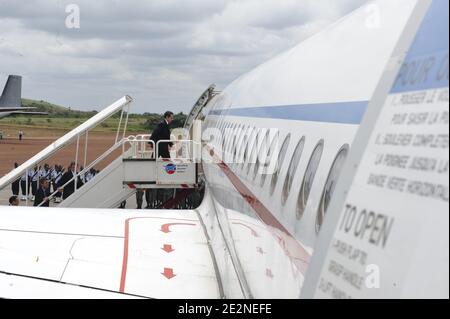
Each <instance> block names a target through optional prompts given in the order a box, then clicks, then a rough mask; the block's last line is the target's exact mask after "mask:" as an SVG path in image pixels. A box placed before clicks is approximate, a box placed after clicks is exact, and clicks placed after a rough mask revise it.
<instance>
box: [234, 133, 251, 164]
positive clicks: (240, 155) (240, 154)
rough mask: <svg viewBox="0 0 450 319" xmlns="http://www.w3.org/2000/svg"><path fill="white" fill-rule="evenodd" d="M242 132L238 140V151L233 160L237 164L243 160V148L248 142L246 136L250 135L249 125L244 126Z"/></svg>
mask: <svg viewBox="0 0 450 319" xmlns="http://www.w3.org/2000/svg"><path fill="white" fill-rule="evenodd" d="M242 132H243V134H242V137H241V139H240V141H239V145H238V150H239V151H238V153H237V156H236V158H235V162H236V163H237V164H238V165H239V164H242V162H243V156H244V151H245V148H246V146H247V144H248V138H249V137H250V132H251V127H249V126H248V127H246V128H244V129H243V130H242Z"/></svg>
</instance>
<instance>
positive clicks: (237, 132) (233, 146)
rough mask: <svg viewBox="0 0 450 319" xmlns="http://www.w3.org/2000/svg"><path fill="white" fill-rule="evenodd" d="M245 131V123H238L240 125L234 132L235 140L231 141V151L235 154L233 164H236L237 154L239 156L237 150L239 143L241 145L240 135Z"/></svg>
mask: <svg viewBox="0 0 450 319" xmlns="http://www.w3.org/2000/svg"><path fill="white" fill-rule="evenodd" d="M243 131H244V126H243V125H238V127H237V128H236V130H235V132H234V134H233V142H232V143H231V149H230V153H231V154H232V155H233V159H232V161H233V165H234V164H236V156H237V150H238V147H239V146H238V145H239V141H240V137H241V136H242V132H243Z"/></svg>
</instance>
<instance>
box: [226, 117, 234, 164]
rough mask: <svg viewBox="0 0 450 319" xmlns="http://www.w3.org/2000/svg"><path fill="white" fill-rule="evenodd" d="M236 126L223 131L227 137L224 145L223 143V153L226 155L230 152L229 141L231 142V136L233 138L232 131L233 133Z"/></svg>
mask: <svg viewBox="0 0 450 319" xmlns="http://www.w3.org/2000/svg"><path fill="white" fill-rule="evenodd" d="M236 125H237V124H232V125H231V126H230V127H229V128H228V130H226V131H225V134H227V135H228V136H227V140H226V143H225V152H226V153H229V150H230V144H231V140H232V138H233V136H234V131H235V129H236ZM225 158H228V157H225Z"/></svg>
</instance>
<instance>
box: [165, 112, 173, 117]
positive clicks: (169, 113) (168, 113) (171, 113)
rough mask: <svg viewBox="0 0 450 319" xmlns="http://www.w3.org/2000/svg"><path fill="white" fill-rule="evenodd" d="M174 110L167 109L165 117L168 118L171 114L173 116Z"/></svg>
mask: <svg viewBox="0 0 450 319" xmlns="http://www.w3.org/2000/svg"><path fill="white" fill-rule="evenodd" d="M172 115H173V112H170V111H167V112H166V113H164V118H165V119H166V118H168V117H169V116H172Z"/></svg>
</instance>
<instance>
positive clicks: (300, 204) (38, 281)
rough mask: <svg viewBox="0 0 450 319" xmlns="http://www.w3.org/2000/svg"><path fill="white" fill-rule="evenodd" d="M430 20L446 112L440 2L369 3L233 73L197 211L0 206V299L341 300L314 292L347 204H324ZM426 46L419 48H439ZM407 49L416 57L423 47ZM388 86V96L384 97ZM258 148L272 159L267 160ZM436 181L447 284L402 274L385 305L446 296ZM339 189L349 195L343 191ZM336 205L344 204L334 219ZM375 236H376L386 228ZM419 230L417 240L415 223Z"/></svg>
mask: <svg viewBox="0 0 450 319" xmlns="http://www.w3.org/2000/svg"><path fill="white" fill-rule="evenodd" d="M373 15H375V18H374V16H373ZM429 15H432V20H433V21H440V22H439V23H437V26H434V27H437V28H439V30H441V28H442V25H444V26H445V25H447V28H445V29H444V28H442V30H441V31H442V32H441V33H440V34H442V38H439V39H440V42H439V43H440V44H442V46H440V47H439V50H441V51H442V52H443V53H442V52H441V53H439V54H442V57H443V60H442V61H444V62H442V63H444V66H442V65H441V66H440V67H441V68H442V69H443V72H445V70H446V72H447V73H446V78H445V74H444V75H443V80H442V81H441V82H439V83H435V82H433V83H434V84H433V85H435V86H437V87H439V88H441V89H444V91H445V88H446V90H447V91H446V92H447V101H446V103H444V111H443V113H442V114H441V115H442V116H445V105H446V110H447V117H448V2H447V1H443V0H434V1H422V0H420V1H413V0H396V1H392V0H379V1H376V2H373V3H371V4H369V5H368V6H364V7H362V8H360V9H358V10H356V11H354V12H353V13H351V14H349V15H348V16H346V17H344V18H342V19H341V20H339V21H338V22H336V23H335V24H333V25H332V26H330V27H329V28H327V29H326V30H324V31H322V32H320V33H318V34H316V35H314V36H312V37H311V38H309V39H307V40H305V41H304V42H302V43H301V44H300V45H298V46H297V47H295V48H293V49H291V50H289V51H288V52H285V53H283V54H280V55H279V56H277V57H275V58H274V59H272V60H270V61H268V62H266V63H264V64H263V65H261V66H259V67H257V68H256V69H255V70H253V71H251V72H249V73H247V74H245V75H243V76H241V77H240V78H238V79H237V80H236V81H234V82H233V83H232V84H231V85H229V86H228V87H227V88H226V89H225V90H224V91H223V92H222V93H221V94H219V95H217V96H216V97H215V98H214V99H213V100H212V101H211V102H210V103H209V104H208V105H207V107H206V110H205V111H204V112H203V113H204V114H205V115H206V118H205V120H204V122H203V136H202V138H203V142H204V148H203V154H202V164H203V165H202V166H203V171H204V174H205V180H206V193H205V197H204V200H203V202H202V204H201V205H200V207H198V208H197V209H195V210H184V211H180V210H164V211H161V210H157V211H156V210H155V211H153V210H147V211H145V212H142V211H136V210H113V209H84V208H83V209H68V208H50V209H48V208H22V207H0V297H5V298H88V297H92V298H122V297H129V298H134V297H136V298H141V297H145V298H298V297H300V296H303V297H306V298H312V297H320V298H323V297H330V296H331V297H333V296H334V297H336V296H337V297H339V295H337V294H331V295H330V294H327V293H325V292H324V290H322V293H323V294H319V293H318V292H317V291H318V290H317V286H318V280H319V279H320V276H319V274H318V273H317V272H320V271H321V270H322V267H323V265H324V258H326V257H327V256H331V253H330V254H328V252H329V251H330V250H331V249H329V241H326V240H325V239H326V238H328V237H330V236H331V235H332V234H334V231H335V228H336V225H337V224H338V223H337V221H336V220H335V218H331V216H334V215H336V216H341V214H340V208H341V206H342V205H343V204H342V205H341V206H339V205H338V204H337V203H334V202H333V201H332V200H334V198H333V197H332V195H333V192H334V191H336V190H338V189H340V187H344V186H343V183H339V182H338V179H339V176H340V172H341V170H342V169H343V167H344V165H345V162H346V161H345V160H346V159H347V157H349V156H350V157H351V156H352V155H351V154H352V149H351V145H352V143H353V141H354V139H355V137H356V138H358V135H357V132H358V129H359V127H360V123H361V122H362V123H363V124H362V127H361V129H363V128H364V127H365V123H373V122H374V121H375V118H370V117H369V116H368V115H367V114H366V110H368V107H369V108H370V109H369V111H370V110H371V109H372V108H374V106H373V105H374V101H378V102H381V104H378V105H384V101H385V100H386V95H387V94H388V92H389V91H390V90H389V89H390V88H391V87H392V82H393V81H394V76H391V82H389V81H387V82H386V83H384V82H383V81H381V80H382V79H386V74H393V75H396V74H397V73H398V71H399V69H400V66H401V64H402V63H403V60H404V58H405V55H407V54H408V53H409V48H410V46H411V44H412V43H413V40H414V35H415V34H416V31H417V30H418V29H420V30H422V31H419V32H418V33H417V34H420V32H429V30H428V29H427V30H425V31H423V28H425V26H427V23H429V21H430V17H429ZM424 16H425V18H424ZM374 19H375V20H374ZM436 19H437V20H436ZM439 19H440V20H439ZM422 20H423V25H422V24H421V22H422ZM442 21H443V24H442V23H441V22H442ZM431 31H432V32H435V31H436V29H432V30H431ZM445 33H447V35H446V36H445ZM433 34H435V33H433ZM416 42H417V41H416ZM419 42H420V41H419ZM430 43H434V42H432V41H431V42H430ZM430 43H427V44H426V45H427V47H428V48H429V49H430V50H429V51H431V52H433V48H434V47H433V45H431V44H430ZM415 45H416V47H418V48H419V49H417V48H416V49H415V50H419V51H420V47H421V45H425V44H422V43H419V44H417V43H415ZM429 51H427V52H426V53H429ZM414 52H416V51H414ZM445 53H446V57H447V58H446V59H447V60H446V61H447V62H446V63H447V64H446V65H445ZM442 63H441V64H442ZM436 65H438V62H436ZM430 68H431V66H430ZM400 74H401V73H400ZM430 77H431V75H430ZM384 87H385V92H384V91H383V90H381V89H380V88H384ZM433 88H434V87H433ZM413 89H417V90H419V89H424V88H421V87H417V88H415V87H414V88H411V91H412V90H413ZM427 89H429V88H427ZM380 92H381V93H380ZM383 92H384V93H383ZM442 94H444V95H445V92H444V93H442ZM444 98H445V96H444ZM380 107H381V106H380ZM441 107H442V106H441ZM369 113H370V112H369ZM365 114H366V116H365ZM363 119H364V120H363ZM389 120H390V119H389ZM268 128H270V131H268V130H267V129H268ZM436 131H438V132H441V133H442V135H445V132H446V133H447V141H448V121H447V122H446V124H445V122H444V124H443V125H442V126H440V127H438V128H436ZM221 136H224V137H225V138H224V139H222V138H221ZM443 139H445V136H444V137H443ZM361 143H362V142H361ZM361 143H360V144H361ZM367 144H368V143H367ZM444 144H445V143H444ZM444 144H443V145H444ZM265 145H266V146H267V148H268V151H267V150H266V151H262V149H264V146H265ZM360 146H361V145H360ZM444 147H445V145H444ZM264 152H265V156H261V153H264ZM258 155H260V156H258ZM439 156H443V158H441V159H443V160H447V165H448V143H447V155H446V157H445V155H439ZM273 158H276V159H277V161H275V162H276V163H277V165H276V166H275V170H274V173H273V174H272V173H270V174H265V173H267V171H264V169H265V168H267V166H265V165H264V159H269V160H268V161H267V162H269V163H272V162H273V161H271V159H273ZM255 160H256V162H255ZM361 167H363V168H362V169H364V168H365V167H366V165H365V164H364V163H362V165H361ZM447 167H448V166H447ZM269 168H270V167H269ZM272 168H273V167H272ZM348 170H349V172H350V171H351V170H355V167H349V168H348ZM344 171H346V170H344ZM445 174H446V175H445ZM349 175H350V174H349ZM443 175H444V176H447V184H445V183H444V182H442V183H443V185H446V187H447V201H446V202H445V200H444V201H443V202H442V201H439V203H437V202H434V201H430V202H427V205H431V206H430V208H429V210H430V211H429V212H427V213H432V212H433V207H435V208H436V212H442V211H443V210H445V208H446V209H447V217H442V218H443V220H444V221H445V218H446V220H447V223H446V226H442V228H439V229H440V232H439V234H437V235H436V236H435V237H433V241H435V242H436V241H439V244H436V247H438V248H439V252H437V253H439V254H441V255H440V257H439V258H440V259H439V265H446V266H447V271H446V272H445V271H444V272H443V273H441V274H440V276H441V278H442V281H433V284H430V285H424V287H426V290H420V289H417V287H421V286H420V282H419V283H417V282H415V284H412V283H411V280H412V279H411V278H409V277H408V278H406V279H405V280H404V281H400V282H401V283H402V286H401V287H400V292H398V291H397V290H396V291H394V293H387V294H386V296H388V297H392V298H396V297H415V296H421V297H430V296H437V297H439V298H445V297H446V298H448V238H449V236H448V170H447V172H446V173H445V172H444V173H443ZM345 178H346V176H344V177H343V179H345ZM350 187H351V184H350V186H348V188H350ZM348 188H347V190H348ZM342 194H343V195H342V196H345V194H347V193H346V191H345V189H343V191H342ZM372 194H378V193H376V192H375V191H374V192H373V193H371V191H370V189H369V190H368V191H364V192H361V193H358V196H359V199H360V200H361V201H362V202H364V201H367V202H369V201H373V198H372V196H373V195H372ZM391 200H392V201H394V200H393V197H390V196H385V197H380V198H377V200H376V201H378V202H379V204H380V205H382V204H383V203H384V204H387V203H388V202H390V201H391ZM414 200H417V199H416V198H414ZM424 200H425V199H424ZM335 201H337V200H335ZM330 203H332V205H334V206H336V207H339V209H334V210H333V212H328V208H329V207H330V206H329V205H330ZM411 203H413V201H411ZM383 209H386V207H384V206H383ZM398 209H399V210H400V211H401V210H402V208H401V207H400V208H398ZM444 212H445V211H444ZM404 213H405V214H407V213H408V212H404ZM424 214H425V212H424ZM441 215H442V214H441ZM441 215H439V216H441ZM329 217H330V218H329ZM422 218H423V220H426V218H427V216H425V215H424V216H423V217H422ZM432 220H433V221H434V222H435V223H438V222H439V223H440V222H441V221H442V219H439V221H438V220H437V217H436V219H432ZM404 222H405V224H404V226H398V224H395V227H394V228H393V230H392V231H393V232H395V233H396V234H397V236H399V237H401V234H402V233H403V232H404V229H406V228H407V227H408V220H407V219H405V221H404ZM442 225H443V223H442ZM368 227H369V226H368ZM370 227H372V228H371V229H370V230H371V231H372V232H371V234H374V232H376V230H377V229H378V228H379V227H380V226H378V224H373V225H372V226H370ZM415 227H416V228H415V230H416V231H417V232H420V230H421V228H420V227H421V226H420V223H419V224H416V225H415ZM374 229H375V230H374ZM348 242H349V245H350V246H353V247H354V248H355V250H356V248H357V247H358V245H360V243H359V241H358V238H356V239H355V238H352V239H348ZM428 244H430V243H429V242H428ZM419 246H420V247H421V249H426V247H427V242H426V238H424V242H423V243H415V244H412V245H410V244H409V243H407V242H405V243H403V245H402V246H398V245H397V246H395V248H392V249H391V248H389V249H391V250H389V251H388V252H386V254H385V255H377V256H379V260H377V259H375V260H374V262H379V263H380V264H383V260H387V259H389V258H394V257H393V256H396V255H397V254H400V252H402V251H403V252H405V251H409V250H414V251H415V252H416V251H417V250H416V247H419ZM389 247H390V246H389ZM445 247H446V248H447V249H446V252H445V251H443V250H444V249H445ZM319 248H320V249H319ZM347 248H348V246H347ZM318 249H319V250H318ZM417 249H419V248H417ZM367 251H369V250H367ZM316 255H317V257H316ZM371 256H372V255H371V254H370V255H369V257H371ZM401 256H403V255H401ZM405 256H406V255H405ZM408 256H409V255H408ZM433 256H434V255H433ZM433 256H428V257H430V258H434V257H433ZM410 257H411V256H409V257H408V261H409V262H408V263H406V264H405V263H399V265H398V267H401V269H396V268H395V267H396V264H394V265H389V267H387V268H383V269H382V271H384V272H383V273H382V275H383V276H385V278H389V279H392V278H394V276H397V275H398V273H399V272H401V271H403V270H404V269H405V267H408V269H409V270H410V271H411V272H412V273H411V274H412V275H413V274H416V272H417V271H418V270H417V268H416V267H414V266H411V265H412V264H413V263H415V262H417V263H420V264H421V265H422V262H421V261H420V257H421V255H420V254H419V253H416V254H415V255H414V256H413V257H411V258H410ZM428 257H427V258H428ZM418 260H419V261H420V262H419V261H418ZM312 262H313V264H314V266H315V268H311V267H310V266H311V263H312ZM439 269H441V270H442V269H443V268H439ZM341 270H342V272H345V271H344V270H345V269H341ZM423 271H425V270H424V269H423ZM363 273H364V270H363ZM310 277H311V278H314V282H313V281H312V279H310ZM322 278H323V277H322ZM395 278H396V277H395ZM333 280H335V281H336V283H337V282H338V278H334V279H330V282H333ZM393 280H394V281H395V279H393ZM423 280H426V279H423ZM423 280H422V281H423ZM343 281H344V282H343V283H342V285H341V286H340V287H341V289H342V290H343V291H345V292H347V295H349V296H353V297H355V298H358V297H359V298H365V297H373V298H382V297H383V296H385V295H384V293H385V292H386V290H389V289H385V287H381V288H380V289H378V290H373V293H372V294H364V293H361V292H360V290H358V289H357V290H354V286H352V285H349V284H348V282H345V280H343ZM383 283H385V281H383ZM336 285H337V284H336ZM346 285H347V286H346ZM306 290H307V291H306ZM305 291H306V292H305ZM389 291H390V290H389ZM340 296H342V294H341V295H340Z"/></svg>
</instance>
